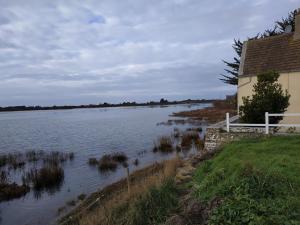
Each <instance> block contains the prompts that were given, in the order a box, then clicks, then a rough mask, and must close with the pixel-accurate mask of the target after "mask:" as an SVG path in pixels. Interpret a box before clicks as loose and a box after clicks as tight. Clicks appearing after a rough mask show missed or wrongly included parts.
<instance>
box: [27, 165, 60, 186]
mask: <svg viewBox="0 0 300 225" xmlns="http://www.w3.org/2000/svg"><path fill="white" fill-rule="evenodd" d="M22 179H23V182H24V183H26V184H29V183H32V185H33V188H34V189H35V190H43V189H52V188H57V187H59V186H60V185H61V184H62V182H63V180H64V170H63V169H62V168H61V167H60V166H58V165H56V164H48V165H46V166H44V167H42V168H40V169H36V168H33V169H31V170H29V171H28V172H27V173H26V174H25V175H24V176H23V178H22Z"/></svg>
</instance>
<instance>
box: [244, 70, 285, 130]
mask: <svg viewBox="0 0 300 225" xmlns="http://www.w3.org/2000/svg"><path fill="white" fill-rule="evenodd" d="M278 78H279V73H277V72H267V73H263V74H260V75H258V76H257V83H256V84H255V85H254V86H253V92H254V94H253V95H252V98H250V97H249V96H247V97H243V105H241V106H240V108H239V111H240V117H241V120H242V122H245V123H265V112H269V113H284V112H285V111H286V109H287V107H288V106H289V99H290V95H289V94H288V92H287V90H285V92H284V91H283V90H282V85H281V84H279V83H277V81H278ZM280 120H282V117H270V123H274V124H276V123H278V122H279V121H280Z"/></svg>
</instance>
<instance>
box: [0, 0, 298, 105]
mask: <svg viewBox="0 0 300 225" xmlns="http://www.w3.org/2000/svg"><path fill="white" fill-rule="evenodd" d="M0 5H1V9H0V105H16V104H30V105H32V104H41V105H48V104H81V103H97V102H104V101H109V102H120V101H125V100H126V101H128V100H130V101H148V100H152V99H159V98H161V97H166V98H169V99H183V98H215V97H223V96H224V95H225V94H230V93H233V92H234V91H235V90H234V87H230V86H227V85H225V84H223V83H222V82H220V81H219V80H218V77H219V74H220V73H222V70H223V68H224V65H223V64H222V62H221V60H222V59H231V58H232V57H233V51H232V49H231V44H232V39H233V38H242V39H244V38H246V37H247V36H251V35H253V34H256V33H258V32H260V31H263V30H264V29H265V28H269V27H271V26H272V25H273V23H274V21H275V20H277V19H280V18H281V17H283V16H285V15H287V13H288V12H289V11H291V10H293V9H295V8H297V7H299V0H278V1H271V0H253V1H247V0H239V1H234V2H230V3H228V1H226V0H216V1H213V2H212V1H211V0H202V1H198V0H156V1H138V0H124V1H117V0H109V1H96V0H95V1H74V0H72V1H71V0H69V1H52V0H51V1H46V0H45V1H38V0H28V1H21V0H20V1H16V0H6V1H4V0H0ZM270 7H271V8H272V10H270Z"/></svg>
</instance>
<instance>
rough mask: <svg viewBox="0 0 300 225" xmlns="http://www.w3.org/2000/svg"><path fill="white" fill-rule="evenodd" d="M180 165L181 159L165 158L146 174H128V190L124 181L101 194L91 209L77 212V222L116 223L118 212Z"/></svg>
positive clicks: (120, 212) (143, 194)
mask: <svg viewBox="0 0 300 225" xmlns="http://www.w3.org/2000/svg"><path fill="white" fill-rule="evenodd" d="M180 165H181V160H180V159H179V158H175V159H172V160H167V161H165V162H163V163H162V164H157V166H154V167H155V169H154V170H149V171H151V173H150V174H147V173H148V172H147V173H146V174H145V171H144V172H139V171H137V172H134V173H133V174H132V175H130V192H128V189H127V185H126V182H125V181H124V184H123V185H122V187H120V188H117V190H115V191H114V192H113V193H110V194H105V195H103V199H101V201H100V202H101V203H100V204H98V205H96V206H95V207H93V208H92V209H86V208H85V209H82V211H81V212H80V213H78V214H77V215H78V216H79V219H78V221H77V222H78V224H80V225H83V224H84V225H94V224H101V225H115V224H118V223H116V217H119V214H120V216H121V215H124V213H125V214H126V213H128V211H130V210H132V206H133V205H134V204H135V203H136V202H137V201H138V200H139V199H140V198H141V196H145V195H146V193H148V192H149V190H150V189H151V188H153V187H160V186H161V185H162V184H163V183H164V182H165V181H166V180H168V179H170V178H173V177H174V176H175V174H176V169H177V168H178V167H179V166H180ZM149 168H150V167H149ZM141 171H142V170H141ZM119 185H120V184H119ZM120 186H121V185H120ZM116 215H118V216H116ZM72 217H74V216H72ZM125 217H126V216H125ZM127 219H128V220H129V219H130V218H124V220H125V221H123V222H124V224H127V223H126V220H127ZM127 222H128V221H127Z"/></svg>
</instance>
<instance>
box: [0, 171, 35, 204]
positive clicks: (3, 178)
mask: <svg viewBox="0 0 300 225" xmlns="http://www.w3.org/2000/svg"><path fill="white" fill-rule="evenodd" d="M29 190H30V188H29V186H27V185H24V184H23V185H18V184H16V183H9V174H8V172H6V171H4V170H1V171H0V202H2V201H8V200H11V199H14V198H19V197H22V196H24V195H25V194H26V193H27V192H29Z"/></svg>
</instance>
